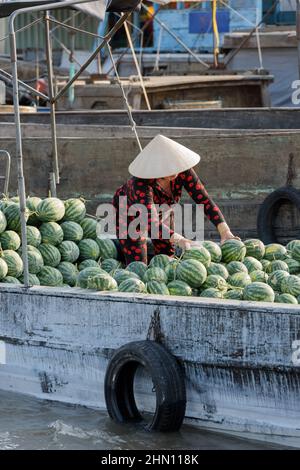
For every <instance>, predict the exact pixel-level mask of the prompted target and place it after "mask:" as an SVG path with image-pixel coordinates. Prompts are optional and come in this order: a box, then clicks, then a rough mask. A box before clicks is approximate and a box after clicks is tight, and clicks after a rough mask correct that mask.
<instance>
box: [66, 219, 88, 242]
mask: <svg viewBox="0 0 300 470" xmlns="http://www.w3.org/2000/svg"><path fill="white" fill-rule="evenodd" d="M61 228H62V230H63V233H64V240H67V241H71V242H77V243H78V242H80V240H82V238H83V230H82V227H81V225H79V224H78V223H77V222H71V221H70V222H69V221H68V222H63V223H62V224H61Z"/></svg>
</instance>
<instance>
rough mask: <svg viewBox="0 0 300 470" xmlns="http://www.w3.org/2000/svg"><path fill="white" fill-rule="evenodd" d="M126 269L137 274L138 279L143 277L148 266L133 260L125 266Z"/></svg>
mask: <svg viewBox="0 0 300 470" xmlns="http://www.w3.org/2000/svg"><path fill="white" fill-rule="evenodd" d="M126 269H127V270H128V271H130V272H132V273H135V274H137V275H138V276H139V278H140V279H143V278H144V276H145V273H146V271H147V269H148V268H147V265H146V264H145V263H143V262H142V261H133V262H132V263H130V264H129V265H128V266H127V268H126Z"/></svg>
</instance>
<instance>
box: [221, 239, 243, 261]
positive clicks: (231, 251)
mask: <svg viewBox="0 0 300 470" xmlns="http://www.w3.org/2000/svg"><path fill="white" fill-rule="evenodd" d="M221 249H222V261H224V263H230V262H231V261H241V262H243V261H244V259H245V256H246V247H245V245H244V243H243V242H241V241H239V240H235V239H230V240H226V241H225V242H224V243H223V244H222V246H221Z"/></svg>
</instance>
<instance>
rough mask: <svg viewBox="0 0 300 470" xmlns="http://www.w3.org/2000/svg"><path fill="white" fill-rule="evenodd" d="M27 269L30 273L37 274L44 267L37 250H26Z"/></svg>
mask: <svg viewBox="0 0 300 470" xmlns="http://www.w3.org/2000/svg"><path fill="white" fill-rule="evenodd" d="M27 254H28V271H29V272H30V274H38V273H39V272H40V271H41V269H42V268H43V267H44V260H43V257H42V255H41V253H40V252H39V251H38V250H30V249H29V250H28V253H27Z"/></svg>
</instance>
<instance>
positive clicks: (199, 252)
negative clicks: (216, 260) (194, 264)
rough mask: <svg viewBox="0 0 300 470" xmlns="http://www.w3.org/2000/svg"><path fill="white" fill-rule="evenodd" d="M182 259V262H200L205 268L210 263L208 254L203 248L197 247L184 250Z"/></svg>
mask: <svg viewBox="0 0 300 470" xmlns="http://www.w3.org/2000/svg"><path fill="white" fill-rule="evenodd" d="M182 259H183V261H185V260H189V259H193V260H197V261H200V263H202V264H203V266H205V268H208V266H209V265H210V263H211V256H210V252H209V251H208V250H207V249H206V248H204V246H197V247H195V248H190V249H189V250H186V251H185V253H184V255H183V257H182Z"/></svg>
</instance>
